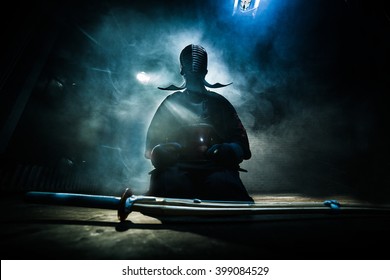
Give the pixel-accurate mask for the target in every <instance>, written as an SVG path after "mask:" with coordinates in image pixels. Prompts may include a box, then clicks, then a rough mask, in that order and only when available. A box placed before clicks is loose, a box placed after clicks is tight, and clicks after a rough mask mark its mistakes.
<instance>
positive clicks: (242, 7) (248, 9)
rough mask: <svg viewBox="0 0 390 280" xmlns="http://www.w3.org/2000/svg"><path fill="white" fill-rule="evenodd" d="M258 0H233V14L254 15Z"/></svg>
mask: <svg viewBox="0 0 390 280" xmlns="http://www.w3.org/2000/svg"><path fill="white" fill-rule="evenodd" d="M259 5H260V0H254V1H252V0H234V7H233V16H234V15H236V14H241V15H248V14H250V15H252V16H253V17H255V16H256V12H257V9H258V8H259Z"/></svg>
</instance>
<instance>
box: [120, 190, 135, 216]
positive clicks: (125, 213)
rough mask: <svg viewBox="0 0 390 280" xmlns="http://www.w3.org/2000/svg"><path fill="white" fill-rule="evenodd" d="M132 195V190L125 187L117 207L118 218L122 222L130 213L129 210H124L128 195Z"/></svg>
mask: <svg viewBox="0 0 390 280" xmlns="http://www.w3.org/2000/svg"><path fill="white" fill-rule="evenodd" d="M132 195H133V193H132V191H131V190H130V189H129V188H126V190H125V191H124V192H123V194H122V196H121V200H120V201H119V207H118V219H119V220H120V221H121V222H123V221H125V220H126V219H127V216H129V214H130V213H131V211H126V209H127V207H126V202H127V199H128V198H129V197H131V196H132Z"/></svg>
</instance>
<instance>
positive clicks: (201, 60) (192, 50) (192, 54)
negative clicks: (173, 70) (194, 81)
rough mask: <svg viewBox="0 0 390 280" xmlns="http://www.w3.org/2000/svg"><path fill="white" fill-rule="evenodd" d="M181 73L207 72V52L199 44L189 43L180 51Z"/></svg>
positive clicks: (202, 73) (203, 73)
mask: <svg viewBox="0 0 390 280" xmlns="http://www.w3.org/2000/svg"><path fill="white" fill-rule="evenodd" d="M179 58H180V67H181V71H180V74H182V75H183V74H184V73H186V72H187V73H188V72H191V73H196V74H200V75H206V74H207V52H206V50H205V49H204V48H203V47H202V46H199V45H194V44H191V45H188V46H186V47H185V48H184V49H183V50H182V51H181V53H180V57H179Z"/></svg>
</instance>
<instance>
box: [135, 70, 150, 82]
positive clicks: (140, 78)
mask: <svg viewBox="0 0 390 280" xmlns="http://www.w3.org/2000/svg"><path fill="white" fill-rule="evenodd" d="M137 80H138V81H139V82H140V83H142V84H147V83H148V82H149V81H150V76H149V75H148V74H146V73H145V72H139V73H138V74H137Z"/></svg>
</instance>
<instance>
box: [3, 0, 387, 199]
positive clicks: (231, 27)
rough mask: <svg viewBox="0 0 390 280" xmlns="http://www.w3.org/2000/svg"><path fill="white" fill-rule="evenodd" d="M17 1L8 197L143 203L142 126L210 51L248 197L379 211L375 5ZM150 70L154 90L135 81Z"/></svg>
mask: <svg viewBox="0 0 390 280" xmlns="http://www.w3.org/2000/svg"><path fill="white" fill-rule="evenodd" d="M232 12H233V1H193V0H189V1H146V0H142V1H138V0H137V1H117V0H116V1H108V0H107V1H51V2H49V1H47V2H46V1H31V2H29V3H24V2H22V1H14V2H13V3H11V4H10V6H8V8H5V7H3V9H2V12H1V13H2V19H1V22H2V29H3V30H4V32H3V40H2V42H3V43H2V45H3V48H4V49H3V51H2V53H1V84H0V90H1V95H0V108H1V111H0V133H1V134H0V137H1V138H0V160H1V169H0V171H1V173H0V180H1V187H2V190H3V191H7V192H19V191H24V190H29V189H33V190H54V191H75V192H87V193H92V192H93V193H105V194H107V193H110V194H119V193H121V192H122V191H123V188H124V187H125V186H130V187H132V188H133V190H134V191H135V192H136V193H143V192H144V191H145V190H146V188H147V185H148V181H149V175H148V174H147V173H148V172H149V171H150V170H152V166H151V164H150V162H149V161H147V160H146V159H144V157H143V152H144V140H145V134H146V129H147V126H148V124H149V122H150V119H151V117H152V115H153V113H154V110H155V109H156V108H157V106H158V104H159V103H160V102H161V101H162V100H163V99H164V98H165V96H166V95H167V94H169V92H166V91H160V90H158V89H157V87H158V86H167V85H169V84H171V83H175V84H180V83H181V81H182V80H181V76H180V74H179V61H178V55H179V53H180V51H181V49H182V48H183V47H185V46H186V45H188V44H190V43H195V44H201V45H203V46H204V47H205V48H206V50H207V51H208V53H209V74H208V75H207V77H206V78H207V80H208V81H209V82H210V83H215V82H221V83H229V82H233V84H232V85H231V86H229V87H226V88H222V89H219V90H216V91H217V92H219V93H221V94H223V95H224V96H226V97H227V98H228V99H229V100H230V101H231V102H232V103H233V105H234V106H235V107H236V109H237V111H238V113H239V115H240V118H241V120H242V121H243V123H244V126H245V127H246V129H247V131H248V135H249V138H250V143H251V148H252V153H253V157H252V158H251V159H250V160H248V161H246V162H244V163H243V164H242V167H243V168H245V169H247V170H248V173H242V179H243V181H244V183H245V185H246V186H247V188H248V190H249V192H250V193H251V194H301V195H304V196H305V195H308V196H327V197H332V196H334V195H351V196H354V197H357V198H361V199H364V200H371V201H375V202H377V201H378V202H388V200H389V198H390V190H389V187H388V186H389V185H390V184H389V182H390V180H389V179H390V178H389V172H388V167H389V164H388V156H389V148H388V142H389V137H388V136H387V135H388V132H387V130H388V128H389V121H388V119H389V110H388V108H387V95H388V93H389V92H390V91H389V66H390V63H389V45H390V44H389V43H390V16H389V15H390V14H389V11H388V10H386V9H385V7H384V4H383V3H382V2H381V1H376V0H374V1H363V0H351V1H343V0H313V1H303V0H296V1H282V0H273V1H272V0H264V1H261V2H260V6H259V9H258V11H257V13H256V15H255V17H253V16H251V15H242V14H235V15H234V16H233V15H232ZM140 72H145V73H146V74H147V75H149V77H150V80H149V81H148V82H144V83H141V82H140V81H138V80H137V78H136V75H137V73H140Z"/></svg>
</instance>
